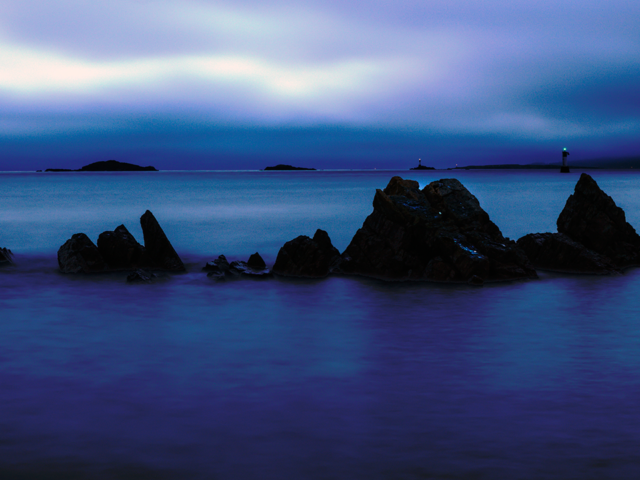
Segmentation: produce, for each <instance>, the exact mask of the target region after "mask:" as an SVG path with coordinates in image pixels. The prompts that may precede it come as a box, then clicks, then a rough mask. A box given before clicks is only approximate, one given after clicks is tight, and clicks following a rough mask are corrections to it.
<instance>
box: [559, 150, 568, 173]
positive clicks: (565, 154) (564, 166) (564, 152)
mask: <svg viewBox="0 0 640 480" xmlns="http://www.w3.org/2000/svg"><path fill="white" fill-rule="evenodd" d="M568 156H569V152H567V147H564V148H563V149H562V166H561V167H560V173H569V165H567V157H568Z"/></svg>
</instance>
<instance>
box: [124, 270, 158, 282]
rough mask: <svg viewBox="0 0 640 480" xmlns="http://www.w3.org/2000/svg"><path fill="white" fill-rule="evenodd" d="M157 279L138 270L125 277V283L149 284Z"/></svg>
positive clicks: (148, 273)
mask: <svg viewBox="0 0 640 480" xmlns="http://www.w3.org/2000/svg"><path fill="white" fill-rule="evenodd" d="M156 277H157V275H156V274H155V273H153V272H147V271H146V270H142V269H138V270H136V271H135V272H131V273H130V274H129V275H127V283H151V282H153V280H154V279H155V278H156Z"/></svg>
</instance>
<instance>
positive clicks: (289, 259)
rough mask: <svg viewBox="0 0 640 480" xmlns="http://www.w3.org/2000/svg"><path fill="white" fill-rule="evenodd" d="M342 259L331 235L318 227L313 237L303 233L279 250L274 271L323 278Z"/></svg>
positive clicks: (296, 275) (287, 274)
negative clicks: (332, 242)
mask: <svg viewBox="0 0 640 480" xmlns="http://www.w3.org/2000/svg"><path fill="white" fill-rule="evenodd" d="M339 261H340V252H339V251H338V249H337V248H335V247H334V246H333V245H332V244H331V239H330V238H329V235H328V234H327V232H325V231H324V230H320V229H318V230H317V231H316V233H315V235H314V236H313V239H311V238H309V237H307V236H306V235H301V236H299V237H297V238H294V239H293V240H290V241H288V242H287V243H285V244H284V246H283V247H282V248H281V249H280V251H279V252H278V257H277V258H276V263H275V264H274V266H273V272H274V273H276V274H278V275H285V276H291V277H310V278H321V277H326V276H327V275H329V273H330V272H331V270H332V269H333V268H334V267H335V266H336V264H337V263H338V262H339Z"/></svg>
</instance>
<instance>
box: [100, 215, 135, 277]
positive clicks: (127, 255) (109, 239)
mask: <svg viewBox="0 0 640 480" xmlns="http://www.w3.org/2000/svg"><path fill="white" fill-rule="evenodd" d="M98 250H99V251H100V254H101V255H102V258H104V260H105V262H106V263H107V265H108V266H109V268H110V269H112V270H118V269H131V268H137V267H138V266H140V265H142V264H143V262H144V256H145V248H144V247H143V246H142V245H140V244H139V243H138V242H137V241H136V239H135V238H134V237H133V235H131V233H129V230H127V229H126V227H125V226H124V225H120V226H119V227H118V228H116V229H115V230H114V231H113V232H108V231H107V232H102V233H101V234H100V236H99V237H98Z"/></svg>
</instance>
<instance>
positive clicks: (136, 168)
mask: <svg viewBox="0 0 640 480" xmlns="http://www.w3.org/2000/svg"><path fill="white" fill-rule="evenodd" d="M157 171H158V169H157V168H156V167H152V166H148V167H141V166H140V165H134V164H133V163H125V162H118V161H117V160H106V161H101V162H94V163H90V164H89V165H85V166H84V167H82V168H80V169H78V170H71V169H68V168H47V169H46V170H45V172H157Z"/></svg>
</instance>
